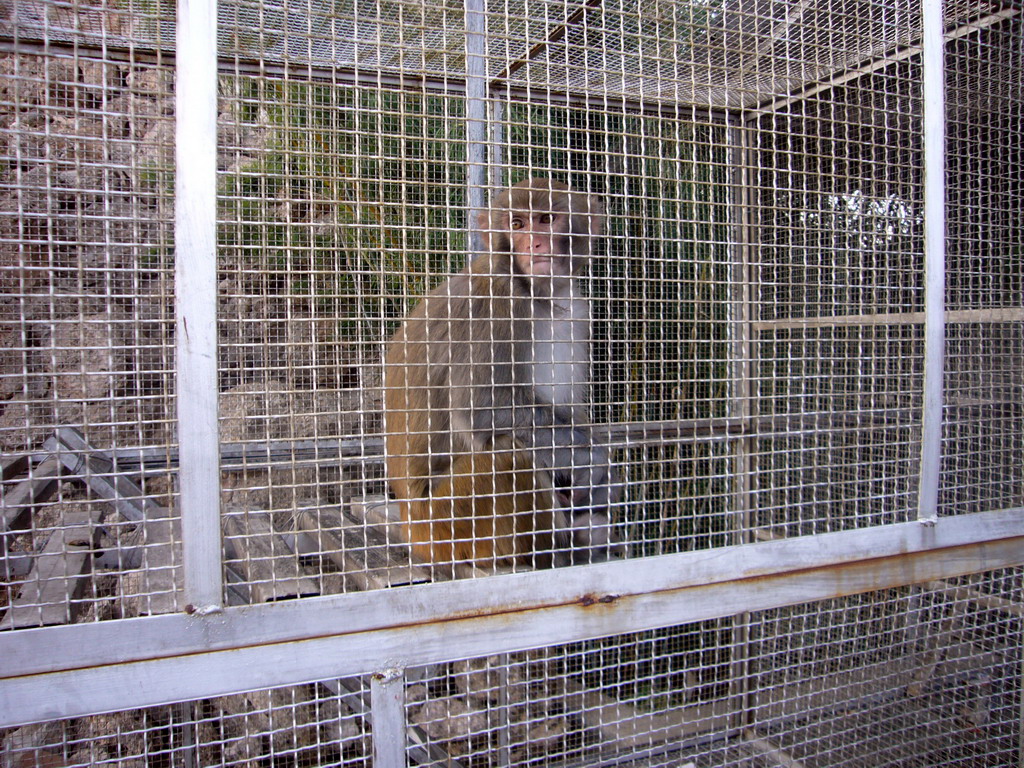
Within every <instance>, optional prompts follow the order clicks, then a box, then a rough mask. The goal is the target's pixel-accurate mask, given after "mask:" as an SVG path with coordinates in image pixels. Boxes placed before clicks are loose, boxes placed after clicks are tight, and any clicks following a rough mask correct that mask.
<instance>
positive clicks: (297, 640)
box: [0, 509, 1024, 727]
mask: <svg viewBox="0 0 1024 768" xmlns="http://www.w3.org/2000/svg"><path fill="white" fill-rule="evenodd" d="M1022 512H1024V509H1012V510H1004V511H1001V512H983V513H978V514H973V515H963V516H959V517H951V518H942V519H939V520H938V521H937V522H936V523H935V524H934V525H931V526H923V525H921V524H920V523H918V522H912V523H902V524H898V525H891V526H880V527H878V528H872V529H860V530H852V531H843V532H837V533H830V534H821V535H818V536H813V537H803V538H798V539H792V540H790V539H785V540H780V541H772V542H765V543H761V544H756V545H750V544H747V545H742V547H723V548H719V549H714V550H704V551H698V552H686V553H681V554H676V555H663V556H660V557H651V558H642V559H635V560H628V561H620V562H615V563H603V564H600V565H592V566H583V567H579V568H573V569H567V570H565V571H564V574H560V578H558V579H552V578H551V572H550V571H547V572H535V573H521V574H511V575H507V576H500V577H494V580H493V584H494V586H495V588H494V589H491V590H481V589H480V587H479V585H478V584H476V583H475V581H474V580H464V581H455V582H448V583H443V584H428V585H420V586H413V587H407V588H402V589H396V590H392V591H389V592H388V593H386V594H385V595H382V594H381V593H379V592H376V593H354V594H348V595H340V596H334V597H324V598H310V599H307V600H303V601H292V602H286V603H275V604H270V605H264V606H246V607H241V608H228V609H226V610H225V611H224V613H223V614H222V615H220V616H217V617H216V618H214V617H209V620H204V621H201V622H197V621H196V620H195V619H194V618H192V617H188V616H184V615H181V614H172V615H169V616H157V617H148V618H141V619H133V620H126V621H121V622H116V623H107V624H104V623H98V624H84V625H77V626H64V627H50V628H43V629H32V630H24V631H21V632H17V633H9V634H7V635H5V636H0V660H2V661H0V677H2V678H6V679H5V680H4V683H3V685H2V686H0V727H11V726H15V725H21V724H25V723H31V722H37V721H40V720H48V719H54V718H57V717H74V716H82V715H87V714H98V713H101V712H110V711H115V710H122V709H125V708H135V707H143V706H155V705H159V704H167V703H172V702H175V701H181V700H186V699H193V698H205V697H208V696H220V695H226V694H229V693H235V692H240V691H243V690H252V689H253V688H262V687H271V686H276V685H290V684H295V683H298V682H303V681H312V680H319V679H325V678H330V677H337V676H355V675H360V674H370V673H372V672H373V671H375V670H378V669H379V668H380V660H381V659H388V660H389V662H391V663H392V664H394V665H395V666H398V667H402V668H407V667H410V666H415V665H421V664H435V663H442V662H445V661H450V660H453V659H459V658H467V657H472V656H477V655H480V656H483V655H490V654H495V653H504V652H511V651H517V650H521V649H525V648H531V647H536V646H537V645H538V644H541V645H553V644H558V643H564V642H573V641H577V640H584V639H592V638H597V637H603V636H608V635H613V634H618V633H622V632H631V631H641V630H644V629H650V628H654V627H660V626H666V625H669V624H682V623H687V622H694V621H702V620H706V619H713V618H720V617H723V616H733V615H736V614H739V613H742V612H743V611H759V610H765V609H768V608H774V607H781V606H785V605H793V604H798V603H803V602H808V601H814V600H823V599H827V598H832V597H837V596H844V595H852V594H858V593H862V592H868V591H873V590H878V589H887V588H894V587H899V586H905V585H909V584H917V583H922V582H928V581H932V580H934V579H939V578H944V579H949V578H953V577H955V576H959V575H965V574H969V573H978V572H982V571H988V570H992V569H996V568H1008V567H1013V566H1017V565H1020V564H1022V563H1024V524H1022V517H1021V515H1022ZM740 550H742V553H743V555H742V557H741V556H740V554H739V551H740ZM499 580H500V584H499ZM68 647H75V648H78V649H80V652H79V653H77V654H76V655H75V656H74V657H70V656H68V654H66V653H64V652H62V650H61V649H66V648H68Z"/></svg>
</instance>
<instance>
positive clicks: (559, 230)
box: [509, 211, 578, 277]
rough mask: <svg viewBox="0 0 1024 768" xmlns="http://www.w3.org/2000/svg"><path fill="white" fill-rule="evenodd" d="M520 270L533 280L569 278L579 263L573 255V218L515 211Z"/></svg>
mask: <svg viewBox="0 0 1024 768" xmlns="http://www.w3.org/2000/svg"><path fill="white" fill-rule="evenodd" d="M509 230H510V238H511V241H512V253H513V257H514V258H515V262H516V268H517V270H518V271H519V272H520V273H521V274H523V275H530V276H532V277H569V276H570V275H572V273H573V272H574V271H576V268H577V267H578V264H575V263H574V259H573V258H572V254H571V253H570V250H571V246H572V238H571V237H570V234H569V233H570V219H569V215H568V214H567V213H561V212H558V211H513V212H512V213H511V215H510V216H509Z"/></svg>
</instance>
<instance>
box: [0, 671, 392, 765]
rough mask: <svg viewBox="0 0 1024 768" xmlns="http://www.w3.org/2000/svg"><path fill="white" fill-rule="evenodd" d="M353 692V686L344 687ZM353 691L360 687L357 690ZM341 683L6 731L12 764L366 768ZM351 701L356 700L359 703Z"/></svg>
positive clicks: (359, 725)
mask: <svg viewBox="0 0 1024 768" xmlns="http://www.w3.org/2000/svg"><path fill="white" fill-rule="evenodd" d="M347 683H348V684H349V685H352V684H353V681H347ZM353 687H355V686H353ZM365 693H366V692H365V691H363V690H362V689H360V688H356V689H355V690H354V691H352V692H350V691H348V690H344V689H341V688H340V686H339V683H338V681H336V680H327V681H322V682H318V683H309V684H306V685H299V686H289V687H284V688H273V689H266V690H258V691H250V692H247V693H239V694H236V695H233V696H225V697H220V698H215V699H205V700H203V701H188V702H181V703H178V704H173V705H170V706H166V707H152V708H147V709H138V710H128V711H123V712H112V713H110V714H107V715H101V716H96V717H90V718H80V719H77V720H63V721H61V720H57V721H52V722H48V723H43V724H40V725H39V726H29V727H27V728H22V729H19V730H18V731H14V732H9V733H8V735H7V740H6V742H5V758H6V759H9V760H10V761H11V764H13V765H25V766H29V765H51V764H55V761H60V762H61V764H63V765H66V766H68V767H69V768H70V766H94V765H139V766H151V765H184V764H192V765H222V766H252V765H262V764H279V765H345V766H361V765H369V764H370V763H369V762H368V761H369V759H370V756H371V754H372V751H371V745H370V742H369V736H368V733H367V729H366V728H365V726H364V724H363V722H362V718H361V717H360V716H358V715H356V714H354V713H353V711H352V707H350V706H349V705H348V704H347V703H345V697H346V696H347V697H355V699H358V697H359V696H360V695H361V694H365ZM355 699H353V700H355Z"/></svg>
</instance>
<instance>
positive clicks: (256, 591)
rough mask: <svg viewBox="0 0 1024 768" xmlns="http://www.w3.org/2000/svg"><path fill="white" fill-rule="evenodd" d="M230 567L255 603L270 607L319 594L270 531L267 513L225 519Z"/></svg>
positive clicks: (295, 558) (281, 541)
mask: <svg viewBox="0 0 1024 768" xmlns="http://www.w3.org/2000/svg"><path fill="white" fill-rule="evenodd" d="M224 526H225V528H226V529H227V538H226V539H225V542H226V543H230V551H231V556H232V558H233V560H234V562H231V563H230V564H231V565H232V566H233V567H234V568H235V569H236V570H238V572H239V573H240V575H241V576H242V579H243V581H244V582H245V583H246V584H248V586H249V589H250V592H251V594H252V599H253V601H255V602H261V603H272V602H275V601H277V600H291V599H294V598H296V597H312V596H314V595H319V594H320V589H319V587H318V586H317V584H316V581H314V580H313V579H311V578H309V577H308V576H306V575H305V573H304V572H303V570H302V567H301V566H300V565H299V558H298V555H296V554H294V553H293V552H292V550H291V548H290V547H289V546H288V545H287V544H286V543H285V541H284V539H282V538H281V536H280V535H278V534H277V532H276V531H275V530H274V526H273V522H272V520H271V513H270V512H265V511H250V512H242V513H239V514H234V515H230V516H228V517H226V518H225V520H224Z"/></svg>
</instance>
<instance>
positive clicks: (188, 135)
mask: <svg viewBox="0 0 1024 768" xmlns="http://www.w3.org/2000/svg"><path fill="white" fill-rule="evenodd" d="M176 61H177V85H176V102H177V106H176V113H177V117H176V119H177V123H176V128H175V136H176V141H177V152H176V177H175V179H176V181H175V235H174V240H175V257H174V258H175V312H176V330H175V334H176V335H175V342H176V346H177V363H176V367H177V408H178V451H179V488H180V509H181V527H182V538H183V550H184V562H185V600H186V603H187V604H188V605H190V606H191V610H193V611H195V612H198V613H207V612H210V611H217V610H219V609H220V608H221V607H222V601H223V597H222V596H223V591H224V590H223V583H222V582H223V577H222V571H221V533H220V445H219V436H218V431H217V326H216V322H217V247H216V246H217V4H216V0H179V2H178V28H177V59H176Z"/></svg>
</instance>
